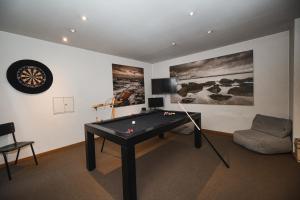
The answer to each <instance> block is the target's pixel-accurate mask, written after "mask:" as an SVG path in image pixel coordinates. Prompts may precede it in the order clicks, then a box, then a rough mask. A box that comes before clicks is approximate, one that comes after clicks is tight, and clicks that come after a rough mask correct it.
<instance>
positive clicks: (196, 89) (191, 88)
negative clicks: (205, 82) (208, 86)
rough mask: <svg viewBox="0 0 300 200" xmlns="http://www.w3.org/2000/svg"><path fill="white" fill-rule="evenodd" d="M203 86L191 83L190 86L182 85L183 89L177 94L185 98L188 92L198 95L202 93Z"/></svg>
mask: <svg viewBox="0 0 300 200" xmlns="http://www.w3.org/2000/svg"><path fill="white" fill-rule="evenodd" d="M202 89H203V86H202V85H201V84H199V83H194V82H190V83H188V84H185V83H184V84H182V85H181V89H180V90H179V91H178V92H177V93H178V94H179V95H180V96H182V97H185V96H186V95H187V93H188V92H190V93H197V92H200V91H202Z"/></svg>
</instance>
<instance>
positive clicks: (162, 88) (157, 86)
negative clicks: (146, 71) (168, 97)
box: [151, 78, 177, 94]
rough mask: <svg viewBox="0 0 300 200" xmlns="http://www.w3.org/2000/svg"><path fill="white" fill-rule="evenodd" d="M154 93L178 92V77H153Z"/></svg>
mask: <svg viewBox="0 0 300 200" xmlns="http://www.w3.org/2000/svg"><path fill="white" fill-rule="evenodd" d="M151 82H152V94H172V93H176V87H177V82H176V78H159V79H152V80H151Z"/></svg>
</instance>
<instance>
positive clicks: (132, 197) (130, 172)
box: [121, 145, 137, 200]
mask: <svg viewBox="0 0 300 200" xmlns="http://www.w3.org/2000/svg"><path fill="white" fill-rule="evenodd" d="M121 154H122V177H123V200H136V199H137V194H136V176H135V175H136V170H135V147H134V145H122V146H121Z"/></svg>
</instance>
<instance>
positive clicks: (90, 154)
mask: <svg viewBox="0 0 300 200" xmlns="http://www.w3.org/2000/svg"><path fill="white" fill-rule="evenodd" d="M85 152H86V168H87V169H88V170H89V171H92V170H93V169H95V168H96V160H95V139H94V134H93V133H90V132H88V131H85Z"/></svg>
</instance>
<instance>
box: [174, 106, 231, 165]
mask: <svg viewBox="0 0 300 200" xmlns="http://www.w3.org/2000/svg"><path fill="white" fill-rule="evenodd" d="M177 104H178V105H179V107H180V108H181V109H182V110H183V111H184V112H185V113H186V115H187V116H188V117H189V118H190V120H191V121H192V122H193V124H194V125H195V126H196V128H197V129H198V130H199V131H201V129H200V128H199V126H198V125H197V124H196V122H195V121H194V120H193V118H192V117H191V116H190V114H189V113H188V112H187V110H186V109H185V108H184V107H183V105H182V104H181V103H179V101H177ZM202 135H203V137H204V138H205V139H206V141H207V142H208V144H209V145H210V146H211V147H212V149H213V150H214V151H215V152H216V154H217V155H218V156H219V158H220V159H221V160H222V161H223V163H224V165H225V166H226V167H227V168H229V167H230V166H229V164H228V163H227V162H226V161H225V160H224V158H223V157H222V156H221V154H220V153H219V152H218V150H217V149H216V148H215V147H214V145H213V144H212V143H211V142H210V141H209V139H208V138H207V137H206V135H205V134H204V133H202Z"/></svg>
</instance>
